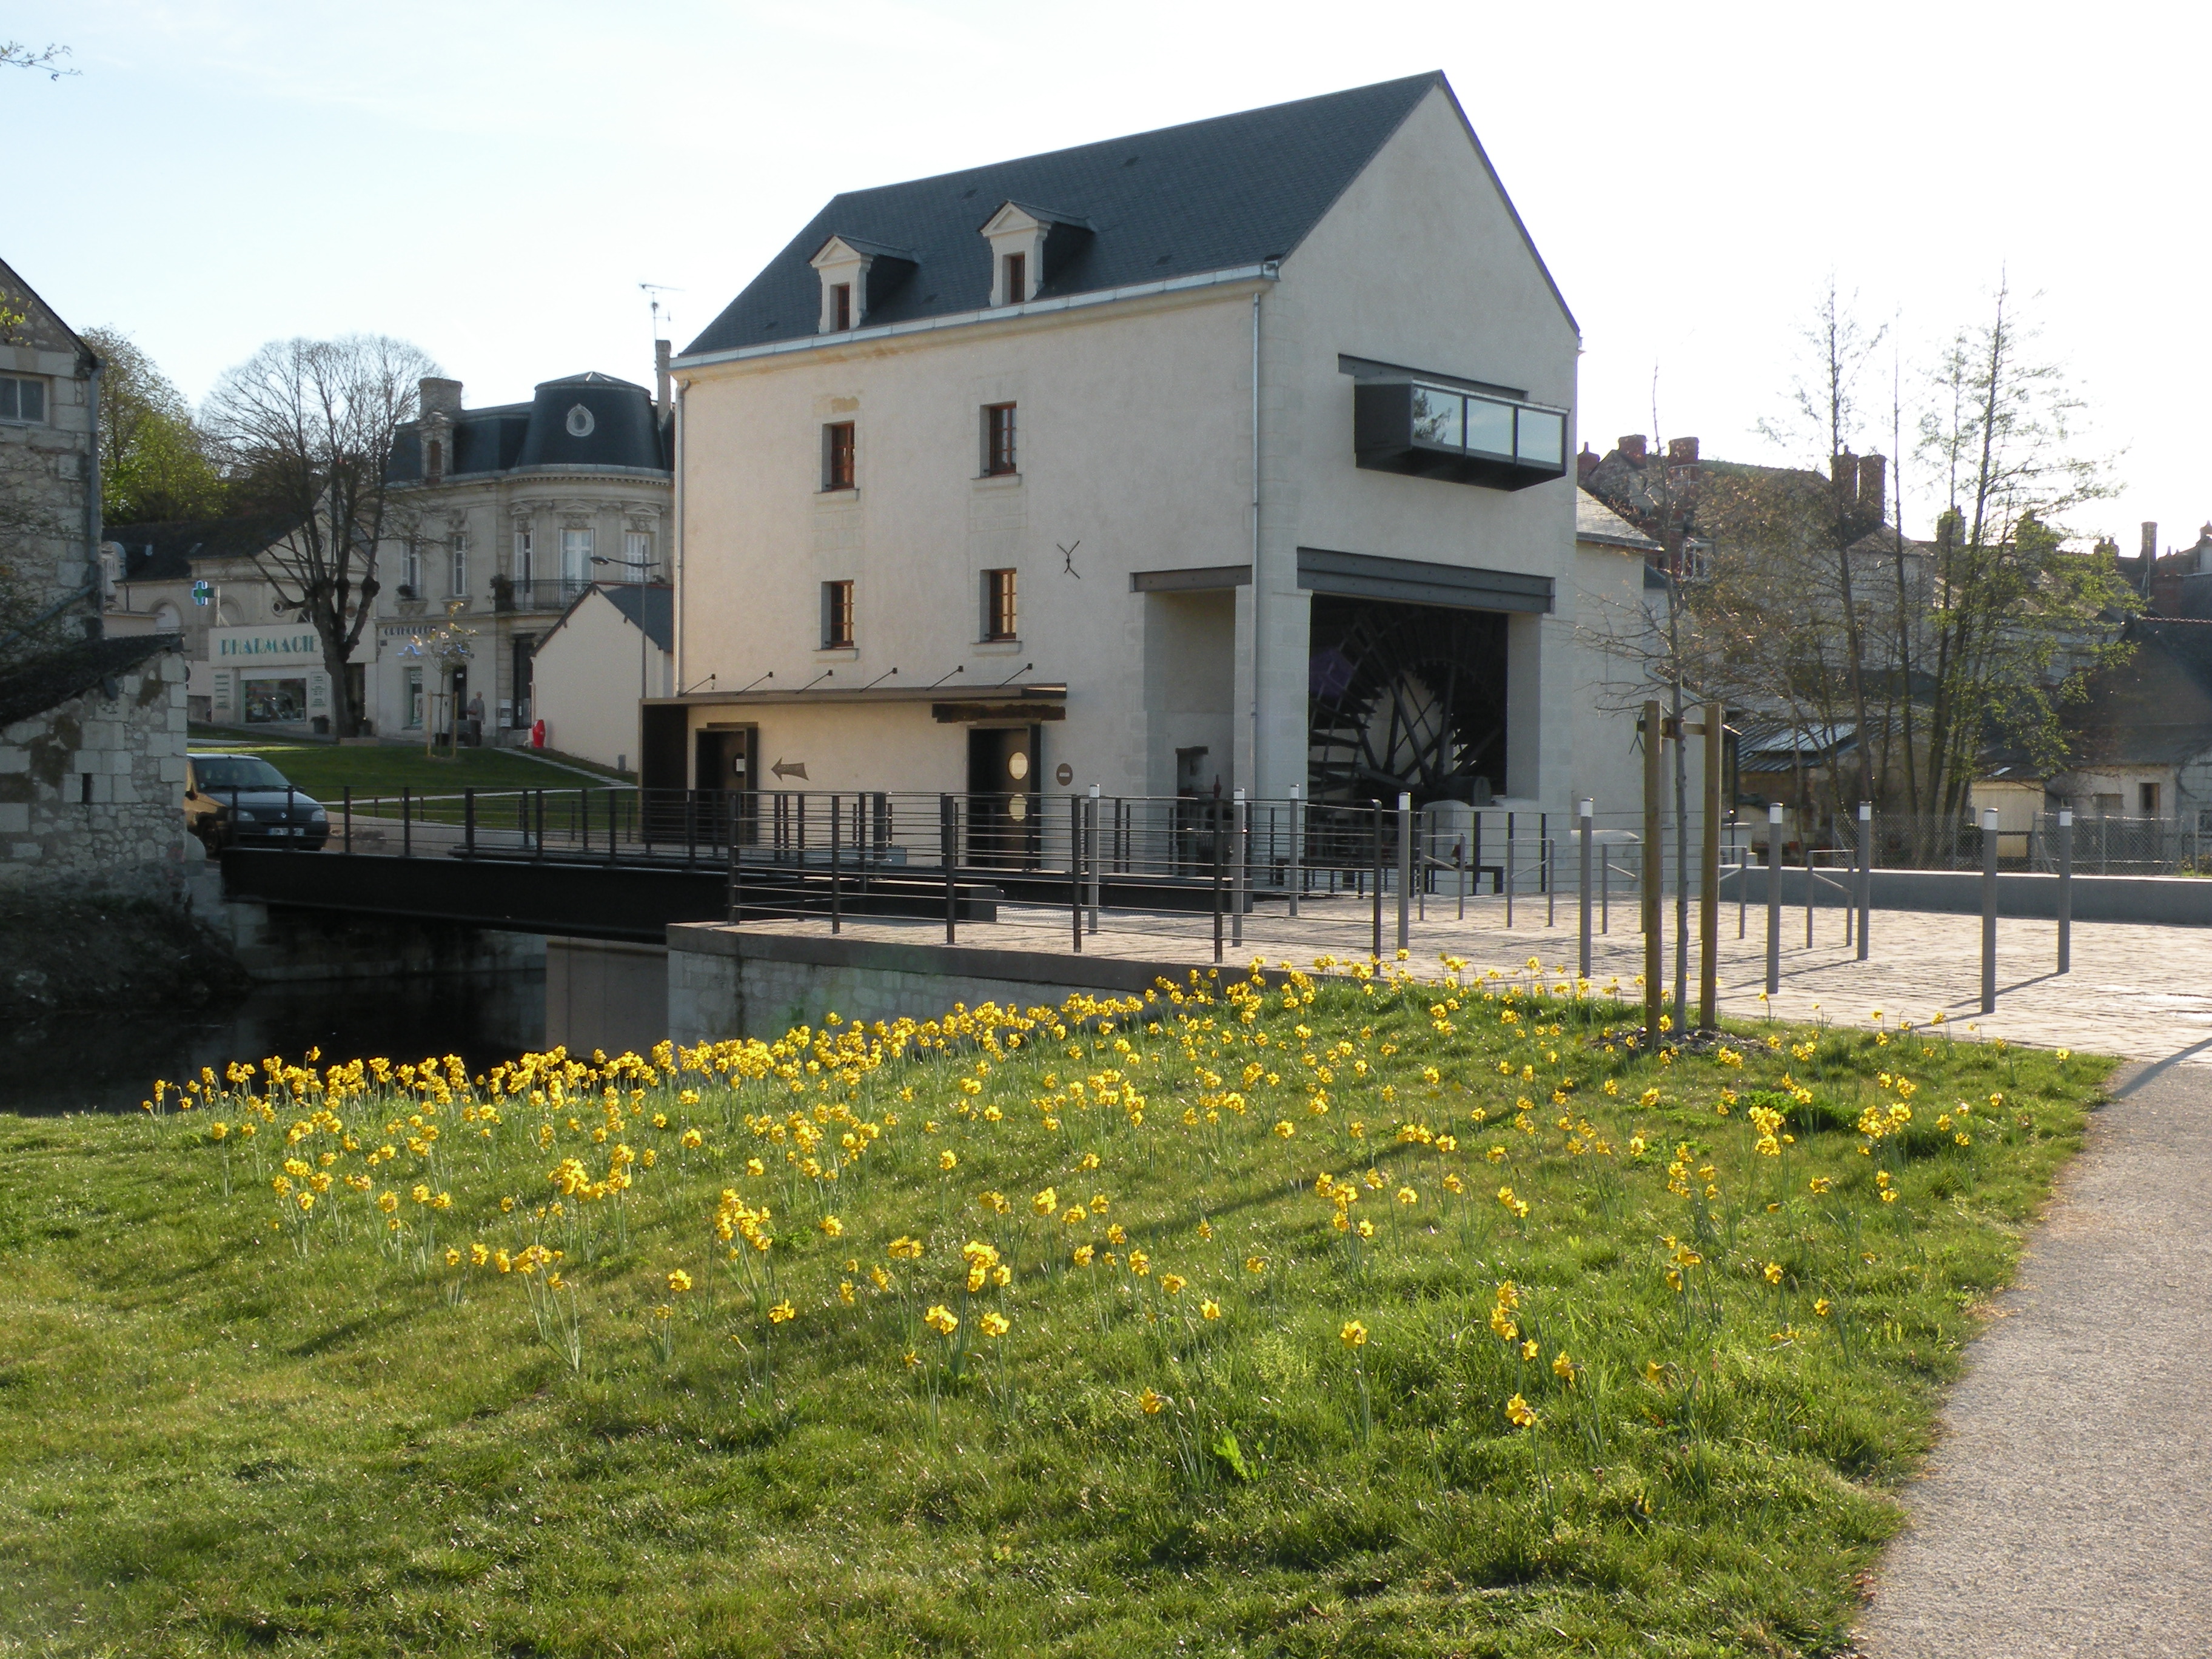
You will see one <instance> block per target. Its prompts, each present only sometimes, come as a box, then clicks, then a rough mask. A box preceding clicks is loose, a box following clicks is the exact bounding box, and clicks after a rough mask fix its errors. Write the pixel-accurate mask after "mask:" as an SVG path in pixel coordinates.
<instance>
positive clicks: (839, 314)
mask: <svg viewBox="0 0 2212 1659" xmlns="http://www.w3.org/2000/svg"><path fill="white" fill-rule="evenodd" d="M852 325H853V285H852V284H851V283H831V284H830V285H829V331H830V332H831V333H833V334H842V333H843V332H844V331H846V330H847V329H848V328H850V327H852Z"/></svg>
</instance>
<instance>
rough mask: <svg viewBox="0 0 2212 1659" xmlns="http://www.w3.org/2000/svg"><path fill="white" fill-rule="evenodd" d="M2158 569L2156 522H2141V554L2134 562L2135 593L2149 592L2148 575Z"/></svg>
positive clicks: (2149, 520)
mask: <svg viewBox="0 0 2212 1659" xmlns="http://www.w3.org/2000/svg"><path fill="white" fill-rule="evenodd" d="M2157 568H2158V520H2155V519H2145V520H2143V521H2142V554H2141V556H2139V557H2138V558H2137V559H2136V592H2139V593H2148V592H2150V573H2151V572H2152V571H2154V570H2155V569H2157Z"/></svg>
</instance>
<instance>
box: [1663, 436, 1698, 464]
mask: <svg viewBox="0 0 2212 1659" xmlns="http://www.w3.org/2000/svg"><path fill="white" fill-rule="evenodd" d="M1697 464H1698V441H1697V440H1696V439H1695V438H1669V439H1668V441H1667V465H1669V466H1695V465H1697Z"/></svg>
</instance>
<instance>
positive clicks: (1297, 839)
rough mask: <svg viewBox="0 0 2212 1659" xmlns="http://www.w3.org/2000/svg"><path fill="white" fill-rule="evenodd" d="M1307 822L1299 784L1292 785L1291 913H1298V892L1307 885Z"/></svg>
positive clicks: (1294, 914)
mask: <svg viewBox="0 0 2212 1659" xmlns="http://www.w3.org/2000/svg"><path fill="white" fill-rule="evenodd" d="M1305 861H1306V823H1305V817H1304V802H1303V801H1301V800H1300V799H1298V786H1297V785H1296V784H1295V783H1294V784H1292V785H1291V870H1290V885H1291V915H1292V916H1296V915H1297V913H1298V892H1299V890H1300V889H1301V888H1303V887H1304V885H1305Z"/></svg>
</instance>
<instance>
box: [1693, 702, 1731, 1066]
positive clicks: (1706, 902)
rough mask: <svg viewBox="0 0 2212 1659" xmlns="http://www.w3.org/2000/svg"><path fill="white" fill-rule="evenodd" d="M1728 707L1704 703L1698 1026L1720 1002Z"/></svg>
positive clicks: (1703, 1026)
mask: <svg viewBox="0 0 2212 1659" xmlns="http://www.w3.org/2000/svg"><path fill="white" fill-rule="evenodd" d="M1726 716H1727V710H1726V709H1724V708H1723V707H1722V706H1721V705H1720V704H1719V703H1717V702H1709V703H1707V704H1706V705H1705V864H1704V868H1703V869H1702V871H1701V872H1700V874H1701V876H1702V878H1703V879H1702V880H1701V882H1700V883H1699V894H1698V904H1699V908H1698V1029H1699V1030H1701V1031H1710V1030H1712V1029H1713V1024H1714V1020H1715V1018H1717V1013H1718V1008H1719V1001H1720V956H1721V770H1722V766H1721V760H1722V753H1721V749H1722V745H1721V736H1722V733H1723V732H1724V731H1725V730H1726V729H1727V727H1726V726H1725V724H1724V722H1725V720H1726Z"/></svg>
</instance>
